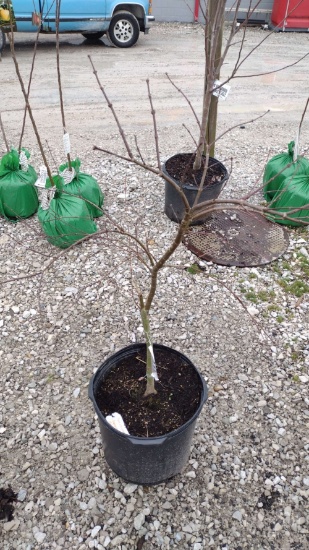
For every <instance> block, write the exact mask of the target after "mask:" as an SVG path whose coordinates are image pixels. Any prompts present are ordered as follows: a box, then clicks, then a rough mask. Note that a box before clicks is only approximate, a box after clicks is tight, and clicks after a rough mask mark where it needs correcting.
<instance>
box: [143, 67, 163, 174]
mask: <svg viewBox="0 0 309 550" xmlns="http://www.w3.org/2000/svg"><path fill="white" fill-rule="evenodd" d="M146 83H147V90H148V99H149V103H150V107H151V114H152V118H153V130H154V139H155V145H156V154H157V163H158V169H159V170H161V161H160V151H159V137H158V130H157V121H156V112H155V110H154V107H153V102H152V96H151V92H150V84H149V79H148V78H147V80H146Z"/></svg>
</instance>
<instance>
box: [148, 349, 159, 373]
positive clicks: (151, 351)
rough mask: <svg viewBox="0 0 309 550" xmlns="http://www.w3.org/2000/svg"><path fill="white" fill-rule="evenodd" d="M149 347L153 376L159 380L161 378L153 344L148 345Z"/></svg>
mask: <svg viewBox="0 0 309 550" xmlns="http://www.w3.org/2000/svg"><path fill="white" fill-rule="evenodd" d="M148 349H149V352H150V355H151V371H152V372H151V376H152V378H154V379H155V380H156V381H157V382H158V380H159V378H158V373H157V366H156V360H155V356H154V352H153V345H152V344H151V346H148Z"/></svg>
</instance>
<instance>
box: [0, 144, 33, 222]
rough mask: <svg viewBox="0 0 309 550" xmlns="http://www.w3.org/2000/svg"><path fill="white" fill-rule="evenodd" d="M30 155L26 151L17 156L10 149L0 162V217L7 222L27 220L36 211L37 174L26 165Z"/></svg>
mask: <svg viewBox="0 0 309 550" xmlns="http://www.w3.org/2000/svg"><path fill="white" fill-rule="evenodd" d="M29 158H30V154H29V152H28V151H27V150H26V149H23V150H22V153H21V155H19V153H18V151H17V150H16V149H11V151H10V152H9V153H6V154H5V155H4V156H3V157H2V159H1V161H0V215H2V216H4V217H5V218H7V219H8V220H11V221H16V220H17V219H18V218H29V216H32V215H33V214H34V213H35V212H36V211H37V209H38V206H39V201H38V195H37V191H36V188H35V186H34V184H35V182H36V180H37V174H36V172H35V170H34V168H32V166H30V165H28V159H29Z"/></svg>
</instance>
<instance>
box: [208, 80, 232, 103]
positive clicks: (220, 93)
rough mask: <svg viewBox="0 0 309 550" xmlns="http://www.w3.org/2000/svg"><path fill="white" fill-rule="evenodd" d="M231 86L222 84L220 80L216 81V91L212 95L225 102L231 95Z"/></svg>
mask: <svg viewBox="0 0 309 550" xmlns="http://www.w3.org/2000/svg"><path fill="white" fill-rule="evenodd" d="M230 89H231V86H230V85H229V84H221V82H220V80H215V81H214V91H213V92H212V95H214V96H216V97H218V98H219V99H223V100H225V99H226V98H227V96H228V94H229V91H230Z"/></svg>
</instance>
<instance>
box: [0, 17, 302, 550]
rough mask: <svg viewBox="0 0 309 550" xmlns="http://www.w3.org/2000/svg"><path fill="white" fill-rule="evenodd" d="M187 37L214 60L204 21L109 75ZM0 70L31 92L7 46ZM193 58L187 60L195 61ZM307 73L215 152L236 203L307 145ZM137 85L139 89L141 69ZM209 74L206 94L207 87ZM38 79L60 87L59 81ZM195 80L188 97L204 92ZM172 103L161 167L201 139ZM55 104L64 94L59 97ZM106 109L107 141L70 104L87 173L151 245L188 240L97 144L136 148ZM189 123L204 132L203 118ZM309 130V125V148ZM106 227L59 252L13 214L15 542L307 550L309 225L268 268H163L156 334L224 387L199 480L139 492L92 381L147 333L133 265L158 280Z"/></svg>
mask: <svg viewBox="0 0 309 550" xmlns="http://www.w3.org/2000/svg"><path fill="white" fill-rule="evenodd" d="M257 36H258V31H257V30H254V29H253V30H250V31H249V34H248V41H249V42H250V44H251V43H254V41H255V40H256V37H257ZM180 37H181V47H182V48H183V50H184V51H188V50H187V49H186V48H188V47H190V46H189V45H190V44H191V45H192V42H190V41H192V40H193V39H194V43H195V44H196V47H197V48H199V52H201V51H202V33H201V31H200V29H199V28H198V27H194V26H190V25H156V26H154V28H153V29H152V31H151V34H150V35H149V37H147V38H146V37H145V39H141V44H140V46H139V47H137V48H133V49H132V54H131V51H130V52H125V54H126V55H125V54H124V52H119V51H118V50H115V49H110V50H107V51H108V53H109V54H110V55H111V56H112V58H113V63H112V64H111V66H108V67H107V69H106V78H107V80H108V81H109V82H112V78H113V75H114V79H115V78H116V75H117V74H119V71H120V73H121V70H123V71H125V64H126V59H128V60H131V56H135V57H134V59H135V61H136V59H137V55H138V56H139V58H140V59H142V57H141V52H143V51H144V49H145V55H147V54H149V52H150V51H151V49H155V50H157V51H160V48H161V49H162V52H163V47H162V42H163V41H164V40H165V41H166V44H171V45H175V44H177V41H178V42H179V38H180ZM48 40H50V38H49V37H48ZM146 40H147V41H148V42H146ZM306 41H308V38H307V37H305V36H304V35H289V36H286V35H285V36H284V35H275V36H273V37H272V38H271V40H270V42H269V46H268V47H267V50H268V51H272V52H274V51H276V48H277V51H280V49H278V48H280V46H282V47H283V46H285V47H287V46H288V47H289V51H290V48H292V45H293V47H295V48H296V49H297V48H300V49H302V50H303V49H304V47H305V45H306V44H307V45H308V42H306ZM287 43H288V44H287ZM47 44H48V42H47ZM91 48H94V47H93V46H92V47H91ZM138 48H139V49H138ZM84 49H85V50H86V46H82V50H81V52H80V51H79V53H78V52H77V53H75V52H74V53H72V52H71V50H70V52H69V53H70V56H69V58H70V63H71V65H70V67H71V69H72V67H73V71H74V70H77V64H78V62H79V59H80V56H81V53H82V54H85V55H86V53H87V52H86V51H83V50H84ZM27 52H28V55H29V51H28V50H27V48H26V47H25V48H24V49H23V47H22V44H21V46H20V47H19V55H20V56H23V58H24V61H25V64H26V63H29V60H28V57H27ZM44 55H46V56H47V58H49V57H50V56H52V55H54V54H53V52H52V51H50V49H48V47H46V48H45V49H44V48H42V51H40V56H41V57H43V56H44ZM117 55H119V59H118V61H117V62H116V61H115V58H116V56H117ZM191 55H194V52H193V53H192V54H191ZM5 56H6V57H5ZM126 56H127V57H126ZM162 56H163V59H162V66H161V69H160V59H159V60H157V62H156V63H157V64H156V67H155V71H154V73H155V75H154V78H155V80H156V84H155V86H157V87H158V90H159V89H160V88H159V83H158V82H157V81H158V80H159V76H158V75H159V74H163V73H164V70H165V68H164V53H162ZM26 57H27V59H26ZM41 57H39V60H38V63H40V62H42V60H41ZM43 61H44V59H43ZM130 62H131V61H129V63H130ZM260 62H261V63H262V62H263V60H262V59H260ZM143 63H144V61H142V60H141V64H143ZM2 65H3V69H4V82H5V83H6V82H9V81H10V86H11V92H10V93H11V96H12V97H13V98H14V97H15V96H16V98H18V93H17V90H18V85H17V83H16V80H15V78H14V76H13V72H12V71H13V69H12V66H11V64H10V61H9V58H8V55H7V54H6V52H5V55H4V58H3V62H2ZM179 66H181V67H182V68H183V69H184V70H185V68H186V65H185V64H183V62H182V60H181V59H180V60H179ZM179 66H178V68H177V71H176V73H177V72H179V71H180V69H179ZM306 67H307V68H308V62H306V61H304V62H303V65H302V66H301V67H299V66H296V67H292V68H291V69H289V73H288V76H287V77H286V87H285V89H284V90H283V91H282V89H281V84H280V83H279V85H278V87H277V88H276V94H277V100H276V101H275V100H274V104H275V105H276V104H277V105H279V106H280V108H278V109H277V110H276V109H275V107H274V109H273V110H272V112H271V115H270V116H269V117H265V118H263V119H261V120H260V121H259V122H257V123H256V125H255V126H253V125H252V126H248V125H246V124H245V129H239V128H237V129H235V130H233V131H232V132H230V134H229V135H228V136H226V137H225V138H224V139H223V140H222V141H221V142H220V143H219V144H218V148H217V154H216V156H217V157H218V158H219V159H220V160H224V159H225V160H226V163H227V165H229V161H228V160H227V159H229V158H231V157H233V170H232V175H231V178H230V180H229V184H228V186H227V188H226V189H225V191H224V193H225V196H241V195H242V194H243V193H244V192H247V191H248V189H252V188H253V186H254V185H256V182H257V180H258V177H260V175H261V173H262V171H263V166H264V164H265V162H266V159H267V157H268V155H272V154H274V153H276V152H278V151H281V150H285V149H286V146H287V142H288V141H290V140H291V139H292V138H293V137H294V134H295V128H296V127H297V123H298V121H299V119H300V115H301V109H302V107H303V105H304V103H305V99H306V91H305V89H304V88H302V87H301V86H299V87H298V89H297V92H295V96H294V99H295V102H294V103H293V105H294V107H295V109H294V110H293V108H292V107H291V108H289V107H287V106H286V105H290V102H291V101H292V102H293V97H292V95H293V82H294V81H295V80H298V81H301V79H302V78H303V82H305V79H306V77H305V76H304V75H306V74H307V73H306V70H307V69H306ZM143 68H144V69H145V66H143ZM190 68H191V69H192V65H190ZM159 69H160V70H161V73H159ZM137 70H140V69H139V68H138V69H137ZM194 70H195V69H194ZM47 75H48V71H47ZM104 76H105V75H104ZM146 76H148V75H146ZM46 78H47V76H46ZM127 78H128V86H130V83H131V81H130V75H129V74H128V75H127ZM280 78H282V79H283V77H280ZM131 79H132V80H133V77H132V76H131ZM179 80H180V81H181V82H180V83H182V84H184V85H185V83H186V82H187V80H186V79H185V76H183V77H181V76H179ZM248 80H250V79H248ZM283 80H284V79H283ZM283 80H282V82H283ZM196 82H197V86H200V85H201V83H202V79H201V77H200V79H199V80H196ZM244 82H245V84H244V86H249V85H248V84H247V83H246V81H244ZM260 84H261V83H259V82H258V81H256V82H255V84H254V90H255V92H254V98H253V99H252V101H253V102H254V109H253V112H252V113H251V112H250V115H249V118H252V117H253V116H257V114H259V112H260V103H259V102H258V101H257V100H256V93H257V91H258V90H260V93H261V96H262V97H263V102H264V103H265V104H266V103H267V95H269V101H270V103H271V102H272V101H273V98H272V96H271V94H270V92H269V88H267V90H265V87H263V86H260ZM277 84H278V83H276V85H277ZM270 85H271V86H272V85H274V83H271V84H270ZM40 86H41V88H42V89H43V90H45V88H44V75H42V76H41V81H40ZM68 86H69V84H68ZM164 86H165V87H166V84H164ZM259 86H260V88H259ZM91 87H92V88H94V85H93V82H92V81H91V84H89V89H91ZM133 87H134V85H133V82H132V89H133ZM166 88H167V87H166ZM188 88H189V91H190V85H189V84H188ZM65 89H66V88H65ZM248 89H249V88H246V90H248ZM34 90H36V87H35V84H34ZM164 90H165V88H164ZM42 93H43V92H42ZM67 93H68V94H69V93H70V90H68V91H67ZM89 93H90V91H89ZM115 93H116V95H117V88H116V91H115ZM158 93H159V92H158ZM164 93H166V94H167V95H166V96H164ZM164 93H163V92H162V94H161V95H160V96H159V103H160V104H161V105H163V106H164V105H165V104H166V103H168V105H171V113H172V114H171V115H170V117H168V116H166V118H165V117H164V116H161V117H160V115H159V121H160V151H161V154H162V160H164V158H166V157H168V156H169V155H171V154H173V153H175V152H179V151H181V150H190V147H191V144H190V137H189V136H188V134H187V132H186V131H185V130H184V129H183V128H182V122H183V111H184V110H185V106H184V105H183V100H182V99H181V98H179V97H178V96H177V92H176V91H175V90H174V91H173V90H172V91H171V90H170V89H169V91H168V92H164ZM271 93H272V94H274V93H275V92H274V91H272V92H271ZM289 94H290V95H289ZM110 95H111V96H113V90H112V89H111V90H110ZM245 95H246V93H245ZM35 97H37V96H35ZM286 98H288V99H286ZM19 100H20V99H19ZM46 101H47V103H48V101H50V98H49V97H48V94H46ZM96 101H97V104H95V105H94V104H93V105H92V106H91V108H92V109H97V105H98V104H99V101H100V98H97V99H96ZM134 101H135V102H136V101H138V102H139V103H140V106H141V110H142V113H144V110H145V113H146V111H147V99H146V98H145V94H144V89H139V87H138V86H137V87H136V97H134ZM286 101H287V102H288V103H287V104H286V103H285V102H286ZM248 104H249V100H248V98H247V102H243V101H242V100H241V99H240V100H239V101H238V103H233V105H232V107H228V106H226V105H228V104H227V103H226V104H225V106H224V107H223V109H224V113H225V116H224V120H223V121H222V120H220V121H219V128H220V129H221V130H222V131H223V130H225V129H226V127H229V126H232V125H233V123H234V124H235V123H238V122H240V121H241V120H246V118H248V113H249V108H248ZM272 104H273V103H272ZM257 105H259V107H257ZM237 106H238V107H237ZM119 108H120V116H121V115H122V119H123V120H124V125H126V124H128V126H129V130H128V135H129V139H132V138H133V132H134V131H135V129H136V127H138V117H136V118H135V119H134V121H133V122H131V119H130V113H128V111H127V110H126V107H125V105H124V104H123V102H121V101H120V100H119ZM247 108H248V111H247ZM6 109H7V110H6V111H5V113H4V115H5V116H4V119H5V121H6V123H7V124H8V127H9V131H10V132H11V133H10V136H12V137H11V139H16V136H18V132H17V130H15V129H14V130H13V129H12V128H11V127H10V125H9V121H10V120H21V110H20V107H19V106H18V99H16V103H15V102H14V101H12V105H11V107H10V108H9V109H8V108H6ZM45 109H46V112H45V115H44V109H42V106H39V107H38V108H37V110H35V114H36V115H37V116H40V117H41V118H40V122H41V123H42V126H43V123H44V124H45V126H44V127H45V130H46V135H44V137H46V139H48V142H49V146H50V148H51V150H52V155H53V163H54V164H55V165H56V164H57V163H59V162H60V160H63V157H62V155H61V152H60V150H59V148H58V145H57V144H58V139H57V137H56V136H55V133H54V126H57V121H55V119H54V118H53V117H51V113H55V112H56V109H57V105H52V102H51V105H50V107H49V108H47V107H46V108H45ZM74 109H75V110H74ZM100 109H101V112H102V116H103V117H104V120H103V122H102V128H101V133H99V124H98V122H97V120H93V121H92V122H93V124H94V125H95V127H96V129H97V131H96V132H95V133H96V136H95V137H94V136H93V135H92V134H88V135H87V136H85V132H86V131H85V127H86V125H87V120H86V118H87V117H86V116H85V111H84V110H83V109H81V108H80V107H78V106H75V105H72V104H71V105H70V107H69V110H68V113H69V116H70V117H72V118H71V119H70V121H72V122H71V123H72V126H73V128H74V129H75V130H76V131H77V128H78V129H79V134H78V135H79V138H78V136H77V135H76V134H75V143H78V144H79V148H78V154H79V156H80V157H81V158H82V159H83V162H84V163H83V168H84V170H85V171H86V172H88V173H91V174H92V175H94V176H95V177H97V178H98V180H99V182H100V184H101V186H102V189H103V191H104V193H105V197H106V200H105V209H106V212H107V213H108V214H109V215H110V216H113V217H114V218H115V219H116V220H117V221H119V222H121V224H123V225H124V226H125V227H131V228H132V227H134V225H135V226H136V230H137V231H138V234H139V236H143V237H145V238H147V239H148V242H149V243H150V244H149V246H151V247H152V250H153V252H154V253H155V252H159V251H160V250H162V249H163V247H164V246H165V245H166V243H167V242H169V239H170V238H171V236H172V235H173V234H174V232H175V226H174V224H173V223H172V222H170V221H169V220H168V219H167V218H166V217H165V216H164V214H163V186H162V182H160V181H158V180H156V179H155V178H154V177H153V176H152V175H150V174H147V173H145V172H142V171H141V170H138V169H135V168H133V167H132V166H129V165H126V164H125V163H124V162H122V161H116V160H115V159H110V158H108V157H106V156H103V155H102V154H98V153H97V152H94V151H93V150H92V144H93V143H94V142H95V140H97V141H96V142H97V144H101V145H105V146H108V147H109V148H111V149H113V150H116V151H118V152H121V151H122V146H121V144H120V140H119V138H118V136H117V134H116V131H115V127H114V124H113V122H112V120H111V119H110V118H109V116H110V115H109V113H107V108H104V105H103V104H100ZM187 111H188V108H187ZM92 112H93V111H92ZM73 114H74V117H73ZM44 116H45V119H44ZM10 117H11V118H10ZM18 117H19V118H18ZM189 117H190V115H189V113H188V114H187V118H188V119H189ZM49 120H50V125H49V124H48V121H49ZM186 122H187V121H186ZM187 124H188V126H189V127H190V124H191V123H190V122H187ZM192 128H193V126H192ZM87 131H88V130H87ZM58 132H59V133H61V126H60V125H58ZM73 133H74V132H73ZM15 134H16V135H15ZM150 134H151V118H150V117H149V120H148V122H147V121H146V119H145V118H144V115H143V116H142V120H141V124H140V128H139V133H138V139H139V144H140V147H141V149H142V150H143V151H146V154H148V157H149V158H150V160H151V161H154V148H153V142H152V141H151V137H150ZM306 138H308V124H307V123H305V125H304V133H303V143H305V142H306ZM78 140H79V141H78ZM73 142H74V139H73ZM25 144H27V146H29V147H30V148H31V150H32V153H33V157H32V159H33V164H34V165H35V166H39V164H40V160H39V155H38V149H37V147H36V145H35V140H34V137H33V135H32V132H31V130H30V128H29V127H27V129H26V137H25ZM1 153H4V151H3V149H2V151H1ZM259 200H261V197H259ZM98 227H99V230H100V237H99V238H98V237H97V238H94V239H93V240H90V241H89V242H85V243H84V244H82V245H79V246H78V247H77V248H73V249H72V250H70V251H68V252H64V253H63V252H62V253H60V254H59V251H58V250H56V249H55V248H53V247H52V246H51V245H49V244H48V243H47V241H46V240H45V238H44V236H43V235H42V234H41V232H40V229H39V226H38V222H37V219H36V218H35V217H34V218H32V219H29V220H25V221H22V222H19V223H18V224H11V223H8V222H6V221H5V220H4V219H1V220H0V250H1V252H0V254H1V265H0V277H1V287H0V334H1V350H0V356H1V365H2V368H1V387H2V392H1V397H0V399H1V401H0V402H1V409H0V437H1V447H0V459H1V462H0V464H1V468H0V470H1V471H0V487H7V486H8V485H11V486H12V488H13V490H14V491H16V492H17V493H18V502H17V503H16V505H15V512H14V519H13V520H12V521H10V522H2V523H1V524H0V531H1V537H2V543H1V548H2V549H3V550H13V549H18V550H30V549H31V550H36V549H41V548H42V549H44V548H45V549H48V550H52V549H55V550H61V549H68V550H75V549H78V550H84V549H87V548H98V549H101V550H102V549H105V548H107V549H110V548H111V549H112V548H115V549H119V550H133V549H134V550H151V549H153V548H161V549H166V550H168V549H172V548H178V549H180V550H186V549H191V550H202V549H207V548H214V549H218V550H219V549H220V550H244V549H254V550H264V549H277V548H282V549H284V550H288V549H294V550H296V549H305V548H308V545H309V537H308V534H309V530H308V497H309V469H308V461H309V442H308V419H309V407H308V405H309V395H308V385H309V346H308V336H309V330H308V327H309V302H308V285H309V254H308V231H307V229H297V230H295V229H294V230H290V231H289V234H290V246H289V249H288V250H287V252H286V253H285V254H284V256H283V257H282V258H280V259H279V260H277V261H275V262H273V263H272V264H270V265H268V266H264V267H259V268H244V269H236V268H225V267H220V266H216V265H213V264H211V263H206V262H204V263H203V266H202V267H203V271H202V272H201V273H199V274H196V275H191V274H190V273H188V272H187V271H186V270H185V267H186V266H190V265H192V264H193V263H194V262H195V261H196V257H195V256H193V255H192V254H191V253H190V252H189V251H188V250H186V249H185V248H184V247H182V246H181V247H180V248H179V249H178V250H177V253H176V254H175V256H174V258H173V267H172V268H171V269H168V270H164V272H162V274H161V276H160V285H159V289H158V293H157V298H156V301H155V304H154V308H153V314H152V327H153V339H154V341H156V342H160V343H164V344H166V345H170V346H173V347H174V348H176V349H179V350H181V351H182V352H184V353H185V354H186V355H188V356H189V357H190V358H191V359H192V360H193V361H194V362H195V364H196V365H197V366H198V368H199V369H200V370H201V372H202V373H203V374H204V375H205V377H206V379H207V381H208V384H209V390H210V395H209V399H208V402H207V403H206V405H205V407H204V409H203V412H202V414H201V417H200V419H199V422H198V425H197V429H196V433H195V437H194V440H193V446H192V453H191V456H190V460H189V463H188V465H187V467H186V469H185V471H184V472H183V473H182V474H181V475H178V476H176V477H175V478H174V479H172V480H170V481H169V482H168V483H165V484H161V485H158V486H155V487H141V486H136V485H132V484H128V483H126V482H124V481H122V480H121V479H119V478H117V477H116V475H115V474H113V472H112V471H111V470H110V469H109V467H108V466H107V464H106V462H105V460H104V456H103V453H102V446H101V440H100V434H99V428H98V424H97V420H96V418H95V415H94V412H93V410H92V407H91V403H90V401H89V400H88V397H87V386H88V382H89V379H90V377H91V375H92V373H93V372H94V371H95V369H96V368H97V366H98V365H99V364H100V363H101V362H102V361H103V360H104V359H105V358H106V357H107V356H108V355H110V354H111V352H113V351H115V350H118V349H120V348H121V347H123V346H125V345H127V344H128V343H131V342H135V341H142V340H143V337H142V329H141V326H140V321H139V318H138V313H137V310H136V308H135V306H134V301H133V300H132V290H131V288H132V287H131V276H132V272H133V273H134V276H135V278H137V279H138V281H139V284H140V285H142V286H143V285H145V284H146V282H145V281H144V276H143V271H142V270H141V268H140V267H139V266H136V265H135V262H134V258H132V257H131V254H130V250H128V248H127V246H126V245H125V244H124V243H119V242H117V241H116V239H115V237H114V236H113V234H112V233H111V232H109V231H107V228H108V225H107V216H105V218H101V219H100V220H99V221H98ZM51 259H53V261H52V262H51ZM48 262H49V263H51V265H50V267H49V268H48V269H46V271H45V272H44V275H43V276H35V275H34V276H33V277H29V278H23V279H19V280H17V281H14V278H17V279H18V278H20V277H23V276H24V275H29V274H31V273H33V274H35V273H36V272H38V271H40V270H41V268H42V265H43V266H47V263H48ZM304 285H307V286H304ZM234 294H236V295H237V296H238V297H239V298H240V299H241V301H242V304H241V303H240V302H239V301H238V300H236V299H235V296H234Z"/></svg>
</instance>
